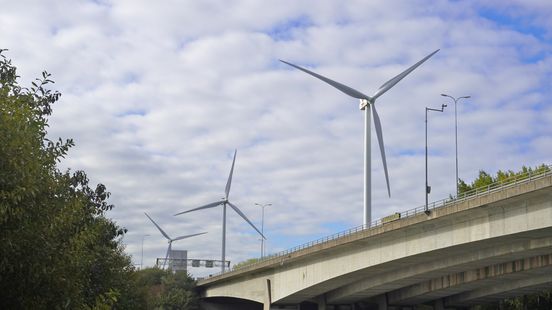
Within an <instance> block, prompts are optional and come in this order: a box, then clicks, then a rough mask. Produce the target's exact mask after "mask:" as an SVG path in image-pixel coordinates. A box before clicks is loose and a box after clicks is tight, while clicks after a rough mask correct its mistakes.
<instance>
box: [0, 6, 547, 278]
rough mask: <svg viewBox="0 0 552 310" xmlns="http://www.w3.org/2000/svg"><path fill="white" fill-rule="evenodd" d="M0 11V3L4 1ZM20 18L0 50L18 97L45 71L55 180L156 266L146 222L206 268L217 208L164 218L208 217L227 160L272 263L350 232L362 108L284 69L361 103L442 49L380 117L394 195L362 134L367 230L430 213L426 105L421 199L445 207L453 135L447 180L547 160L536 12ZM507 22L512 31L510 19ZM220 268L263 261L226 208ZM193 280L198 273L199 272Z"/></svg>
mask: <svg viewBox="0 0 552 310" xmlns="http://www.w3.org/2000/svg"><path fill="white" fill-rule="evenodd" d="M0 2H1V1H0ZM501 3H502V2H493V1H488V2H486V3H484V5H480V4H479V3H475V2H473V3H471V2H448V1H437V2H433V1H432V2H431V3H430V2H427V1H422V0H419V1H409V2H407V3H405V2H404V1H391V2H389V1H385V3H383V2H376V1H369V2H367V1H349V2H346V3H341V2H334V1H289V2H281V1H263V2H259V1H232V2H228V1H201V2H195V1H184V2H181V1H174V2H163V3H156V2H151V1H142V2H137V1H116V2H110V1H106V2H89V1H26V2H25V1H20V2H13V1H12V2H9V3H8V2H6V3H0V4H2V7H3V10H2V11H1V12H0V42H1V43H0V44H1V45H2V46H0V47H1V48H9V49H10V51H9V52H8V54H7V55H8V56H9V57H11V58H13V61H14V63H15V64H16V65H17V66H18V68H19V69H20V70H19V73H20V74H21V76H22V78H21V81H22V83H23V84H28V83H29V81H31V80H32V79H33V78H34V77H35V76H37V75H38V74H39V73H40V72H41V71H42V70H43V69H46V70H48V71H49V72H51V73H53V75H54V79H55V80H56V84H55V87H56V89H58V90H60V91H61V92H62V93H63V96H62V97H61V100H60V102H59V103H57V104H56V106H55V107H54V115H53V117H52V119H51V128H50V135H51V136H52V137H58V136H61V137H73V138H75V141H76V142H77V146H76V147H75V148H74V149H73V150H71V152H70V154H69V158H68V159H67V160H66V161H65V162H64V163H63V165H64V167H71V168H73V169H84V170H85V171H87V173H88V175H89V177H90V178H91V180H92V181H93V182H102V183H104V184H106V185H107V187H108V189H109V190H110V191H111V192H112V193H113V195H112V202H113V203H114V204H115V205H116V207H115V209H114V210H113V211H112V212H110V215H111V216H112V217H113V218H114V219H115V220H116V221H117V222H118V223H119V224H120V225H122V226H125V227H127V228H128V229H129V234H128V235H127V236H126V237H125V242H126V243H127V244H128V247H127V252H128V253H129V254H132V255H133V257H134V260H135V262H137V263H138V262H139V260H140V253H141V251H140V250H141V241H142V236H143V235H144V234H150V235H151V236H150V237H147V238H146V239H145V242H144V256H145V257H144V262H145V264H147V265H151V264H153V262H154V258H155V257H161V256H163V255H164V253H165V252H164V251H165V250H166V243H165V242H164V240H163V238H162V236H161V235H160V234H159V232H157V231H156V229H155V227H154V226H153V225H151V223H149V221H148V220H147V218H146V217H145V216H144V215H143V212H144V211H146V212H148V213H149V214H150V215H152V216H153V217H154V218H155V219H156V220H157V221H158V222H159V223H160V224H161V225H162V226H163V228H164V229H166V231H167V232H168V233H169V234H171V235H175V236H176V235H183V234H190V233H195V232H200V231H204V230H206V231H209V233H208V234H207V235H204V236H198V237H195V238H191V239H187V240H183V241H181V242H180V243H175V245H174V247H175V248H177V249H181V248H182V249H188V250H189V251H190V252H189V256H190V257H194V258H214V259H218V258H219V257H220V234H221V220H222V211H221V209H219V208H217V209H211V210H204V211H198V212H195V213H190V214H185V215H183V216H179V217H173V216H172V214H174V213H176V212H179V211H183V210H186V209H189V208H192V207H195V206H199V205H202V204H205V203H208V202H211V201H216V200H217V199H220V197H222V195H223V193H224V186H225V184H226V178H227V176H228V171H229V168H230V164H231V160H232V154H233V150H234V148H238V156H237V161H236V168H235V169H236V170H235V175H234V181H233V184H232V192H231V200H232V201H233V202H234V203H235V204H236V205H238V206H239V207H240V208H241V209H242V211H243V212H244V213H245V214H246V215H247V216H248V217H249V218H250V219H251V220H252V221H253V222H254V223H255V224H256V225H260V212H261V211H260V208H259V207H255V206H254V203H255V202H271V203H272V204H273V206H271V207H269V208H267V209H266V217H265V229H266V230H265V231H266V232H267V236H268V238H269V240H268V249H269V252H270V251H276V250H283V249H285V248H288V247H292V246H295V245H297V244H298V243H300V242H305V241H308V239H309V238H315V237H321V236H323V235H325V234H330V233H333V232H336V231H335V230H336V229H344V228H347V227H352V226H356V225H359V224H361V222H362V220H361V219H362V156H363V150H362V147H363V146H362V145H363V144H362V139H363V115H362V112H361V111H359V110H358V102H357V100H355V99H352V98H349V97H347V96H345V95H343V94H341V93H339V92H338V91H336V90H335V89H333V88H331V87H330V86H328V85H325V84H324V83H321V82H320V81H318V80H316V79H314V78H312V77H310V76H307V75H305V74H304V73H302V72H299V71H297V70H294V69H292V68H290V67H288V66H286V65H285V64H282V63H280V62H278V59H285V60H288V61H291V62H294V63H297V64H299V65H304V66H307V67H310V68H312V69H313V70H315V71H316V72H318V73H321V74H324V75H327V76H329V77H331V78H334V79H336V80H338V81H341V82H343V83H346V84H350V85H352V86H353V87H355V88H358V89H359V90H361V91H363V92H366V93H368V94H371V93H372V92H373V91H375V90H376V89H377V88H378V87H379V86H380V85H381V84H382V83H383V82H385V81H386V80H387V79H389V78H391V77H393V76H394V75H396V74H397V73H399V72H401V71H402V70H404V69H405V68H406V67H408V66H410V65H411V64H413V63H414V62H416V61H417V60H419V59H420V58H422V57H423V56H425V55H427V54H428V53H430V52H431V51H433V50H435V49H437V48H441V51H440V52H439V53H438V54H436V55H435V56H434V57H433V58H432V59H430V60H429V61H428V62H427V63H425V64H424V65H423V66H421V67H420V68H418V69H417V70H416V71H415V72H413V73H412V75H410V76H408V77H407V78H406V79H405V80H403V81H401V83H400V84H398V85H397V86H396V87H395V88H394V89H393V90H391V91H389V92H388V93H386V94H385V95H383V96H382V97H380V98H379V99H378V103H377V107H378V111H379V114H380V117H381V120H382V124H383V128H384V139H385V145H386V151H387V155H388V166H389V174H390V180H391V190H392V197H391V199H389V198H388V197H387V191H386V188H385V180H384V175H383V169H382V165H381V160H380V155H379V150H378V149H377V144H376V143H377V142H376V141H375V139H376V137H375V135H373V136H372V140H373V142H372V146H373V154H372V158H373V161H372V170H373V174H372V175H373V206H374V210H373V217H374V218H378V217H381V216H384V215H387V214H389V213H393V212H395V211H403V210H406V209H409V208H414V207H418V206H420V205H422V204H423V202H424V194H423V186H424V185H423V184H424V158H423V150H424V144H423V143H424V122H423V120H424V107H426V106H429V107H439V106H440V105H441V104H442V103H447V104H449V107H447V109H446V110H445V113H443V114H436V113H432V114H431V115H430V120H429V128H430V140H429V142H430V170H429V171H430V172H429V176H430V184H431V185H432V186H433V191H432V194H431V199H433V200H437V199H441V198H446V197H447V196H448V194H450V193H452V192H454V140H453V139H454V136H453V134H454V117H453V106H452V105H451V102H450V101H447V98H443V97H441V96H439V94H441V93H443V92H444V93H448V94H451V95H454V96H461V95H471V96H472V98H471V99H469V100H466V101H462V102H461V103H460V104H459V106H458V111H459V155H460V158H459V162H460V177H461V178H462V179H465V180H468V181H469V180H470V179H472V178H473V177H475V176H476V174H477V172H478V170H479V169H485V170H488V171H496V170H497V169H517V168H518V167H520V166H522V165H529V166H532V165H537V164H540V163H543V162H546V161H547V160H548V158H549V155H548V154H550V152H551V147H552V144H551V143H550V141H549V140H550V139H548V137H550V136H551V134H552V132H551V129H550V126H549V124H550V122H551V121H552V118H551V117H550V115H552V113H551V110H550V101H549V99H548V98H550V97H551V96H550V95H551V93H550V89H549V87H548V86H549V84H550V77H551V76H552V74H551V73H552V66H551V63H552V58H551V56H550V55H551V53H550V51H551V47H552V45H551V43H550V41H549V40H547V38H546V36H538V35H534V34H533V33H531V32H528V31H527V30H526V28H524V27H525V26H524V24H519V27H516V24H512V23H509V24H508V25H505V24H503V23H502V22H501V21H500V20H493V19H490V18H488V16H487V15H481V14H479V13H480V11H481V10H482V9H484V10H495V11H496V12H498V13H497V14H517V15H515V16H514V17H515V18H517V20H521V21H525V20H527V19H526V18H525V16H524V15H523V14H527V16H530V17H531V18H532V19H533V20H535V22H534V23H532V24H531V25H532V27H540V29H541V30H542V31H543V32H545V33H546V31H548V30H547V29H551V28H550V27H547V26H548V22H549V21H550V19H549V18H547V17H548V16H549V13H550V10H549V6H548V5H546V4H544V3H546V2H543V3H541V2H538V1H533V2H525V1H524V2H523V3H521V2H519V3H517V4H516V6H515V7H514V8H518V7H519V8H521V9H520V10H517V11H514V10H513V9H512V8H511V7H508V6H503V5H502V4H501ZM520 14H521V15H520ZM228 220H229V222H228V234H227V236H228V249H227V253H228V258H229V259H231V260H232V261H233V262H237V261H240V260H243V259H246V258H248V257H251V256H254V255H258V254H259V247H260V245H259V241H258V237H257V236H256V235H255V233H254V231H253V230H252V229H251V228H250V227H249V226H248V225H247V224H246V223H244V222H243V221H242V220H241V218H239V216H238V215H237V214H235V213H234V212H233V211H231V210H228ZM212 272H213V270H206V269H199V270H195V271H193V273H194V274H196V275H205V274H208V273H212Z"/></svg>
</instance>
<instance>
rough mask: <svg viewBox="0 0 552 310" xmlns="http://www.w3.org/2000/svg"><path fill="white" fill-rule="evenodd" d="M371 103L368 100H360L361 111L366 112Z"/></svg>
mask: <svg viewBox="0 0 552 310" xmlns="http://www.w3.org/2000/svg"><path fill="white" fill-rule="evenodd" d="M370 103H371V102H370V101H369V100H368V99H360V104H359V105H358V107H359V109H360V110H365V109H366V107H367V106H368V105H369V104H370Z"/></svg>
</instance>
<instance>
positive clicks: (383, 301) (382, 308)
mask: <svg viewBox="0 0 552 310" xmlns="http://www.w3.org/2000/svg"><path fill="white" fill-rule="evenodd" d="M377 302H378V310H388V309H389V306H388V305H387V294H383V295H379V296H378V297H377Z"/></svg>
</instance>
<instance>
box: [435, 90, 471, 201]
mask: <svg viewBox="0 0 552 310" xmlns="http://www.w3.org/2000/svg"><path fill="white" fill-rule="evenodd" d="M441 96H443V97H449V98H450V99H452V100H453V101H454V144H455V146H456V198H458V116H457V113H456V103H458V101H460V99H468V98H471V96H462V97H458V98H454V97H452V96H450V95H447V94H441Z"/></svg>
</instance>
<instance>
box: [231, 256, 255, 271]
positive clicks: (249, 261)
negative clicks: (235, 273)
mask: <svg viewBox="0 0 552 310" xmlns="http://www.w3.org/2000/svg"><path fill="white" fill-rule="evenodd" d="M259 260H260V258H250V259H247V260H244V261H242V262H239V263H237V264H235V265H234V266H233V267H232V269H239V268H242V267H244V266H246V265H249V264H253V263H256V262H258V261H259Z"/></svg>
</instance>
